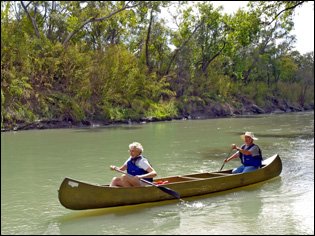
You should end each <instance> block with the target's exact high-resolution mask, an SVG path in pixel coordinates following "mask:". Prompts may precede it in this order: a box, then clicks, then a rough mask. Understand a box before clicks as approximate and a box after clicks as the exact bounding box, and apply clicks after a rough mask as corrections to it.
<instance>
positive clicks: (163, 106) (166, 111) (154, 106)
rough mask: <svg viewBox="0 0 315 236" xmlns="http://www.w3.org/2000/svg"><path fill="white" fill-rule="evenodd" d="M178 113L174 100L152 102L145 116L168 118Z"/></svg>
mask: <svg viewBox="0 0 315 236" xmlns="http://www.w3.org/2000/svg"><path fill="white" fill-rule="evenodd" d="M177 115H178V112H177V108H176V105H175V102H174V100H171V101H168V102H161V103H151V104H150V107H149V109H148V110H147V111H146V112H145V117H154V118H157V119H166V118H172V117H176V116H177Z"/></svg>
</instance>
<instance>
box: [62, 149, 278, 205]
mask: <svg viewBox="0 0 315 236" xmlns="http://www.w3.org/2000/svg"><path fill="white" fill-rule="evenodd" d="M263 164H264V166H263V167H262V168H260V169H258V170H256V171H253V172H248V173H238V174H232V173H231V172H232V169H230V170H224V171H216V172H205V173H193V174H187V175H178V176H169V177H164V178H159V179H155V180H154V181H168V182H167V183H165V184H161V186H165V187H168V188H170V189H172V190H174V191H176V192H178V193H179V194H180V196H181V197H183V198H184V197H191V196H197V195H204V194H209V193H214V192H220V191H225V190H230V189H233V188H238V187H242V186H246V185H250V184H254V183H258V182H262V181H265V180H269V179H271V178H274V177H276V176H279V175H280V173H281V171H282V162H281V159H280V157H279V155H278V154H275V155H273V156H272V157H269V158H268V159H265V160H264V162H263ZM58 197H59V201H60V203H61V204H62V205H63V206H64V207H66V208H68V209H72V210H84V209H96V208H105V207H113V206H123V205H133V204H140V203H146V202H156V201H164V200H171V199H174V198H173V196H171V195H169V194H167V193H165V192H163V191H161V190H160V189H158V188H157V187H156V186H152V185H146V186H141V187H110V186H109V185H100V184H92V183H88V182H86V181H79V180H75V179H72V178H70V177H65V179H64V180H63V182H62V184H61V185H60V188H59V190H58Z"/></svg>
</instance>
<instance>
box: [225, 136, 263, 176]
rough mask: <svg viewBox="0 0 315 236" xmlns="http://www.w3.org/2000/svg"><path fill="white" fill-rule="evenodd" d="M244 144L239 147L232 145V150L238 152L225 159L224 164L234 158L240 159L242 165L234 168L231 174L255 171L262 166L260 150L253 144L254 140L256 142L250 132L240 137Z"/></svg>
mask: <svg viewBox="0 0 315 236" xmlns="http://www.w3.org/2000/svg"><path fill="white" fill-rule="evenodd" d="M241 138H242V139H243V140H244V142H245V144H243V145H242V146H241V147H238V146H236V145H235V144H232V149H234V150H238V152H236V153H234V154H233V155H232V156H230V157H229V158H227V159H226V160H225V162H228V161H230V160H232V159H234V158H237V157H239V158H240V159H241V162H242V165H241V166H239V167H238V168H234V169H233V171H232V173H233V174H234V173H245V172H250V171H254V170H257V169H258V168H260V166H261V165H262V154H261V150H260V148H259V147H258V146H257V145H256V144H254V140H258V138H256V137H255V136H254V134H253V133H252V132H245V134H243V135H241Z"/></svg>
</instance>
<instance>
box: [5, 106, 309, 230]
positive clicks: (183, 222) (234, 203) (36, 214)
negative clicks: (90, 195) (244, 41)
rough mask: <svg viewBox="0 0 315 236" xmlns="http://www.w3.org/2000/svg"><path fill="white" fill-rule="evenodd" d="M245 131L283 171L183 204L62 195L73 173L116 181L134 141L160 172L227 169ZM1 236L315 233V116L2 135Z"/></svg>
mask: <svg viewBox="0 0 315 236" xmlns="http://www.w3.org/2000/svg"><path fill="white" fill-rule="evenodd" d="M244 131H252V132H254V133H255V136H257V137H258V138H259V140H258V141H256V143H257V144H258V145H259V146H260V147H261V148H262V150H263V154H264V156H266V157H268V156H271V155H273V154H274V153H279V155H280V157H281V159H282V162H283V170H282V173H281V175H280V177H277V178H275V179H273V180H271V181H267V182H264V183H260V184H255V185H252V186H249V187H244V188H239V189H237V190H230V191H226V192H222V193H216V194H211V195H205V196H202V197H192V198H187V199H185V200H186V201H185V203H179V202H177V201H176V200H172V201H166V202H159V203H150V204H141V205H136V206H125V207H115V208H107V209H98V210H87V211H72V210H68V209H66V208H64V207H63V206H62V205H61V204H60V203H59V201H58V193H57V190H58V188H59V185H60V184H61V182H62V180H63V178H64V177H65V176H69V177H73V178H76V179H79V180H84V181H87V182H92V183H109V181H110V180H111V178H112V177H113V176H114V175H115V176H116V175H117V174H118V173H114V172H112V171H110V170H109V165H111V164H114V165H120V164H122V163H123V162H124V161H125V160H126V158H127V157H128V152H127V150H128V144H129V143H131V142H133V141H139V142H141V143H142V144H143V146H144V155H145V156H146V157H147V158H148V159H149V160H150V163H151V164H152V165H153V166H154V168H155V169H156V170H157V172H158V174H159V176H160V177H162V176H169V175H177V174H187V173H196V172H203V171H217V170H219V169H220V167H221V166H222V163H223V160H224V159H225V158H226V157H227V155H228V154H229V151H230V145H231V144H232V143H236V144H241V139H240V137H239V135H240V134H241V133H243V132H244ZM238 165H239V161H238V160H233V161H231V162H229V163H227V164H226V165H225V167H224V168H232V167H235V166H238ZM118 175H119V174H118ZM1 234H133V235H135V234H136V235H138V234H153V235H154V234H162V235H176V234H180V235H184V234H268V235H270V234H314V113H313V112H307V113H289V114H274V115H261V116H255V117H247V118H224V119H211V120H195V121H191V120H186V121H169V122H159V123H149V124H141V125H122V126H119V127H105V128H91V129H58V130H34V131H21V132H10V133H1Z"/></svg>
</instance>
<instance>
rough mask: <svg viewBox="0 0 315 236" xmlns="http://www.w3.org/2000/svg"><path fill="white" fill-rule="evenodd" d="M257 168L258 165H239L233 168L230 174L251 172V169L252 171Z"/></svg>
mask: <svg viewBox="0 0 315 236" xmlns="http://www.w3.org/2000/svg"><path fill="white" fill-rule="evenodd" d="M257 169H258V166H244V165H241V166H239V167H237V168H234V169H233V170H232V174H236V173H246V172H251V171H254V170H257Z"/></svg>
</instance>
